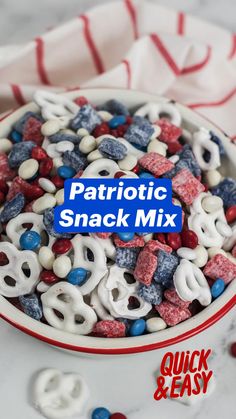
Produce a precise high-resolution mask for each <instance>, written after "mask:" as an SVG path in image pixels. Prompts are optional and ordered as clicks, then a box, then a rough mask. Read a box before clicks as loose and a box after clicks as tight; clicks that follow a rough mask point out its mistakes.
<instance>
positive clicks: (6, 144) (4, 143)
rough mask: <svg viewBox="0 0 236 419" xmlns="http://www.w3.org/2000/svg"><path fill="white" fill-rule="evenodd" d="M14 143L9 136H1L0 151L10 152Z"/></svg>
mask: <svg viewBox="0 0 236 419" xmlns="http://www.w3.org/2000/svg"><path fill="white" fill-rule="evenodd" d="M12 147H13V144H12V142H11V141H10V140H8V138H0V153H6V154H8V153H10V151H11V149H12Z"/></svg>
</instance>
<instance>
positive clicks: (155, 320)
mask: <svg viewBox="0 0 236 419" xmlns="http://www.w3.org/2000/svg"><path fill="white" fill-rule="evenodd" d="M166 328H167V324H166V322H165V321H164V320H163V319H162V318H161V317H151V318H150V319H148V320H147V321H146V329H147V332H149V333H154V332H159V331H160V330H164V329H166Z"/></svg>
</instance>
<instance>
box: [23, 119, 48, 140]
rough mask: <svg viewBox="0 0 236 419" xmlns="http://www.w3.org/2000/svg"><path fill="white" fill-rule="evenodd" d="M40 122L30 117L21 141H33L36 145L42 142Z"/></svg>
mask: <svg viewBox="0 0 236 419" xmlns="http://www.w3.org/2000/svg"><path fill="white" fill-rule="evenodd" d="M41 126H42V122H40V121H39V120H38V119H36V118H34V117H30V118H29V119H28V120H27V121H26V123H25V126H24V130H23V141H34V142H35V143H36V144H37V145H39V146H40V145H41V144H42V142H43V139H44V137H43V135H42V134H41Z"/></svg>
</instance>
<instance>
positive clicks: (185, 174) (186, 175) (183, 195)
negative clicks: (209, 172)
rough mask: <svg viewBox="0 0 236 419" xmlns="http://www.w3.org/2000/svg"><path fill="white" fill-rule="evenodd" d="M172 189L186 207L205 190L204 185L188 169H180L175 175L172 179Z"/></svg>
mask: <svg viewBox="0 0 236 419" xmlns="http://www.w3.org/2000/svg"><path fill="white" fill-rule="evenodd" d="M172 188H173V191H174V192H175V193H176V194H177V195H178V196H179V197H180V199H181V200H182V201H183V202H184V203H185V204H187V205H191V204H192V203H193V201H194V199H195V198H197V196H198V195H199V194H200V193H201V192H203V191H204V190H205V187H204V185H203V184H202V183H201V182H199V181H198V180H197V179H196V178H195V177H194V176H193V175H192V173H191V172H190V171H189V170H188V169H182V170H180V172H178V173H177V175H176V176H175V177H174V178H173V179H172Z"/></svg>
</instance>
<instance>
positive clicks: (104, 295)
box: [98, 265, 152, 319]
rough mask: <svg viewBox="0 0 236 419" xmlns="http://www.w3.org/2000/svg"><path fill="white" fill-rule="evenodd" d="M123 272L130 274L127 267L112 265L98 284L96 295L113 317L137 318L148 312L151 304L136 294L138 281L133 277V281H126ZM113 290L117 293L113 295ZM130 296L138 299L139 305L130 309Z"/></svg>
mask: <svg viewBox="0 0 236 419" xmlns="http://www.w3.org/2000/svg"><path fill="white" fill-rule="evenodd" d="M125 274H129V275H131V272H130V271H129V270H128V269H125V268H119V267H118V266H117V265H113V266H112V267H111V268H110V270H109V272H108V274H107V275H106V276H105V277H104V278H103V279H102V281H101V282H100V283H99V285H98V296H99V298H100V300H101V302H102V304H103V305H104V307H106V309H107V310H108V311H109V313H110V314H111V315H112V316H114V317H115V318H117V317H124V318H126V319H139V318H140V317H143V316H146V315H147V314H148V313H149V311H150V310H151V309H152V305H151V304H149V303H147V302H146V301H144V300H143V299H142V298H141V297H139V296H138V294H137V290H138V286H139V283H138V281H135V279H134V278H133V281H134V282H133V283H131V284H130V283H128V282H127V280H126V278H125ZM114 290H116V292H117V293H118V295H117V296H115V297H114V294H113V292H114ZM130 297H135V298H136V299H137V300H138V301H139V304H140V306H139V307H138V308H135V309H132V310H131V309H129V308H128V306H129V298H130Z"/></svg>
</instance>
